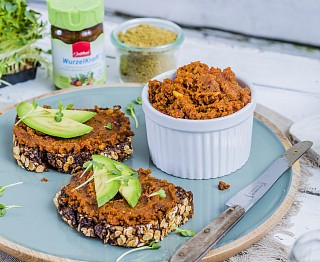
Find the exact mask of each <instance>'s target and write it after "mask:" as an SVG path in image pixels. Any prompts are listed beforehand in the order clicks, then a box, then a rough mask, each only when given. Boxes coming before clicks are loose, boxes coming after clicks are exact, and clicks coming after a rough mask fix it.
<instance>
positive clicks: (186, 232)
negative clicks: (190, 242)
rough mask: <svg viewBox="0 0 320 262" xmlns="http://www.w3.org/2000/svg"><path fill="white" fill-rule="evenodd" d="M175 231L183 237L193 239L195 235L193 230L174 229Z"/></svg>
mask: <svg viewBox="0 0 320 262" xmlns="http://www.w3.org/2000/svg"><path fill="white" fill-rule="evenodd" d="M175 230H177V232H179V233H180V235H181V236H183V237H193V236H194V235H195V232H194V230H191V229H180V228H177V227H176V228H175Z"/></svg>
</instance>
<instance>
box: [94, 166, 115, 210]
mask: <svg viewBox="0 0 320 262" xmlns="http://www.w3.org/2000/svg"><path fill="white" fill-rule="evenodd" d="M93 172H94V187H95V190H96V197H97V203H98V207H101V206H103V205H104V204H105V203H107V202H109V201H110V200H111V199H112V198H114V197H115V195H116V194H117V193H118V191H119V188H120V185H121V181H120V180H113V181H111V182H108V183H106V181H108V180H110V179H113V178H115V177H117V175H113V174H111V173H110V172H108V170H106V168H102V169H99V168H96V167H94V168H93Z"/></svg>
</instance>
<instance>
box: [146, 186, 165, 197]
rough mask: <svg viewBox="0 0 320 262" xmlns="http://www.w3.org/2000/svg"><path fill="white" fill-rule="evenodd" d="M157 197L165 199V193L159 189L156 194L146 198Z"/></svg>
mask: <svg viewBox="0 0 320 262" xmlns="http://www.w3.org/2000/svg"><path fill="white" fill-rule="evenodd" d="M157 195H159V197H160V198H165V197H166V196H167V195H166V191H164V190H163V189H162V188H160V189H159V190H158V191H157V192H154V193H152V194H150V195H149V196H148V197H152V196H157Z"/></svg>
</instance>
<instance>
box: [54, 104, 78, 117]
mask: <svg viewBox="0 0 320 262" xmlns="http://www.w3.org/2000/svg"><path fill="white" fill-rule="evenodd" d="M72 107H73V104H68V105H67V106H66V107H64V106H63V104H62V102H61V101H60V102H59V103H58V109H59V111H58V112H57V113H56V114H55V115H54V120H55V121H57V122H61V120H62V117H63V113H62V110H64V109H65V110H68V109H71V108H72Z"/></svg>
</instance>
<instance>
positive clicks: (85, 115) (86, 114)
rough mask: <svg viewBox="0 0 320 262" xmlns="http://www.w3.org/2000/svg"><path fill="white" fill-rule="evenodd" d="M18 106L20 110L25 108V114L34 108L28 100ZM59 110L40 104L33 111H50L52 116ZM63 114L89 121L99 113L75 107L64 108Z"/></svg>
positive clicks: (75, 119)
mask: <svg viewBox="0 0 320 262" xmlns="http://www.w3.org/2000/svg"><path fill="white" fill-rule="evenodd" d="M18 107H19V108H20V110H23V112H24V113H25V114H27V113H28V112H29V110H31V109H32V108H33V106H32V105H31V104H30V103H28V102H21V103H20V104H19V105H18ZM58 111H59V109H56V108H53V109H48V108H43V107H41V106H38V107H37V108H36V109H35V110H34V111H33V112H34V113H38V114H40V113H41V112H42V113H43V114H47V113H45V112H50V114H51V116H52V117H54V115H55V114H56V113H57V112H58ZM62 113H63V116H64V117H67V118H70V119H72V120H74V121H77V122H79V123H84V122H86V121H88V120H89V119H90V118H92V117H94V116H95V115H96V114H97V113H96V112H91V111H85V110H75V109H64V110H62Z"/></svg>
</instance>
